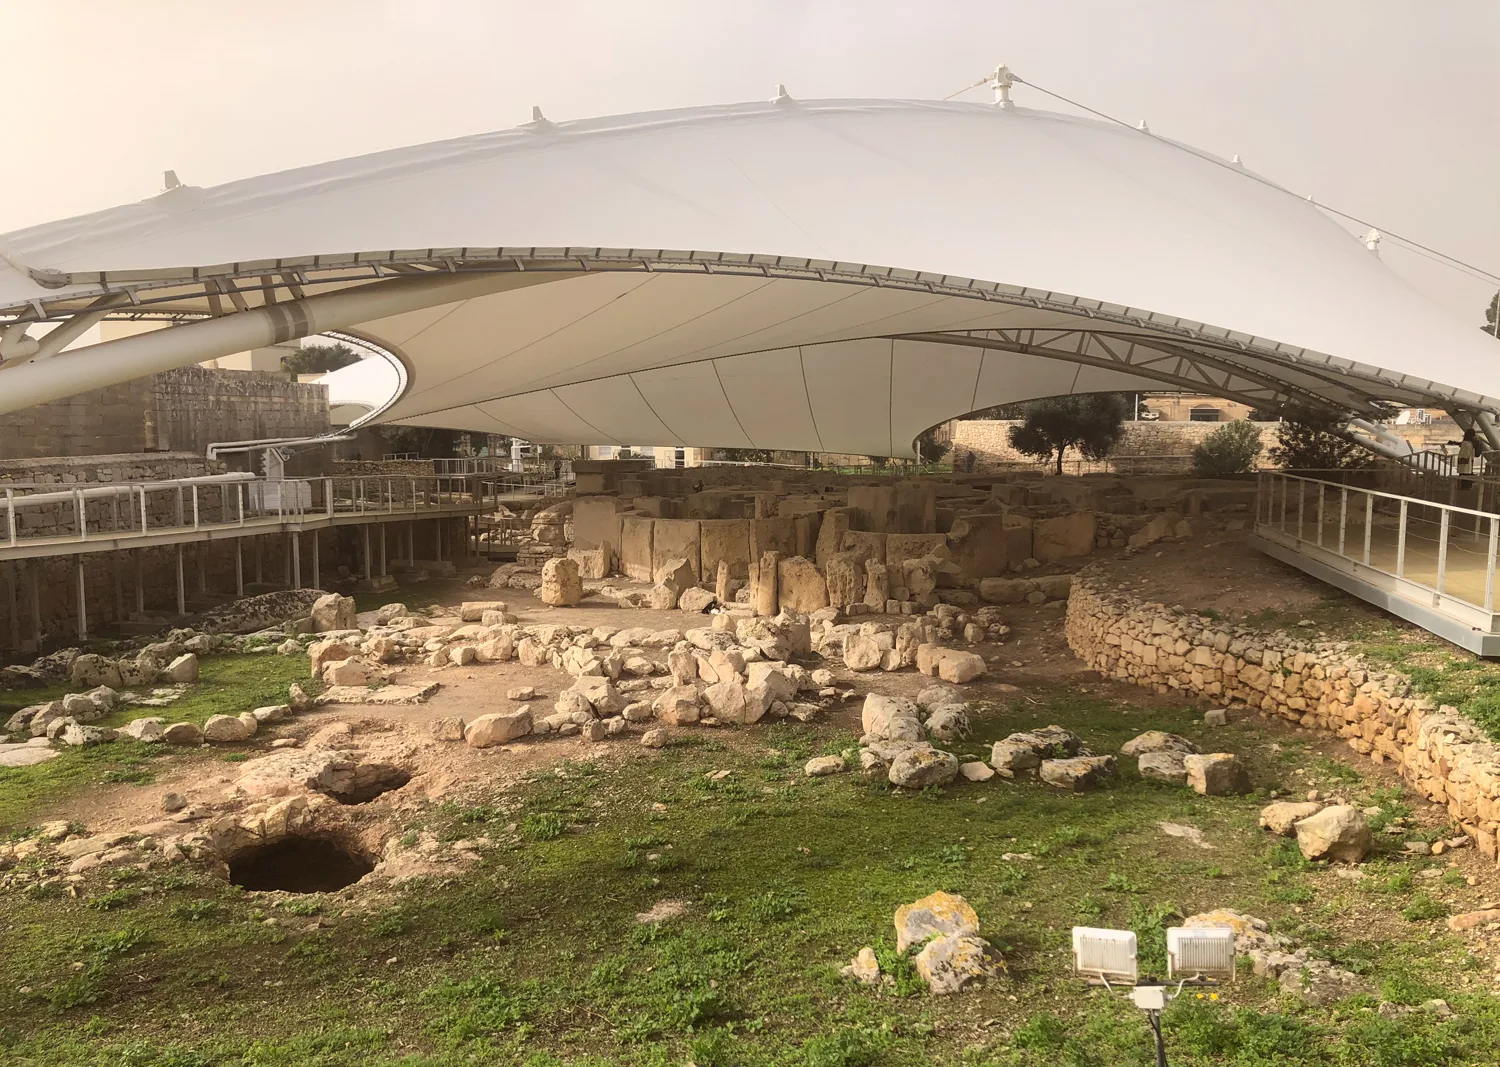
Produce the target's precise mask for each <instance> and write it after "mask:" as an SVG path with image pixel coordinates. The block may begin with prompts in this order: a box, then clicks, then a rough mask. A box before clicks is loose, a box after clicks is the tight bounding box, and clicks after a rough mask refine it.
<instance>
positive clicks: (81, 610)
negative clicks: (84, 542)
mask: <svg viewBox="0 0 1500 1067" xmlns="http://www.w3.org/2000/svg"><path fill="white" fill-rule="evenodd" d="M73 558H74V560H76V561H77V562H75V563H74V564H73V573H74V575H75V576H76V580H77V583H78V640H80V641H87V640H88V639H89V607H88V589H87V587H86V586H85V585H84V581H83V557H82V556H74V557H73Z"/></svg>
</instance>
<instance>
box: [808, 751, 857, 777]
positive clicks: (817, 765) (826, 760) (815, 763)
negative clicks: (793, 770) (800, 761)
mask: <svg viewBox="0 0 1500 1067" xmlns="http://www.w3.org/2000/svg"><path fill="white" fill-rule="evenodd" d="M847 769H848V765H847V764H846V763H845V762H844V757H843V756H814V757H813V758H812V759H810V760H808V761H807V765H806V766H805V767H803V768H802V773H803V774H805V775H807V776H808V777H809V778H823V777H826V776H827V775H830V774H842V773H843V772H844V771H846V770H847Z"/></svg>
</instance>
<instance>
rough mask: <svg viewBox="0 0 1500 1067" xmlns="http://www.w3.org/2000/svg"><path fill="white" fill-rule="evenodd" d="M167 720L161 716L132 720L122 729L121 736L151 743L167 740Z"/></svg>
mask: <svg viewBox="0 0 1500 1067" xmlns="http://www.w3.org/2000/svg"><path fill="white" fill-rule="evenodd" d="M166 732H167V729H166V720H164V719H163V718H162V717H161V716H159V715H153V716H150V717H148V718H144V719H131V720H130V721H129V722H128V723H126V724H125V725H124V726H122V727H120V734H121V735H122V736H124V737H128V738H130V739H131V740H133V741H143V742H146V743H148V744H149V743H151V742H154V741H164V740H166Z"/></svg>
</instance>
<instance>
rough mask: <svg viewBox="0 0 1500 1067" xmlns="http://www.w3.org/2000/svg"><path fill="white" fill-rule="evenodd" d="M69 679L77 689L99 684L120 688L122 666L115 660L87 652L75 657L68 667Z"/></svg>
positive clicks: (90, 687)
mask: <svg viewBox="0 0 1500 1067" xmlns="http://www.w3.org/2000/svg"><path fill="white" fill-rule="evenodd" d="M68 680H69V681H70V682H71V683H72V684H73V686H74V688H76V689H92V688H94V687H95V686H97V685H107V686H109V687H110V688H111V689H118V688H120V684H121V683H120V668H119V666H118V665H117V664H116V663H115V662H114V661H113V660H108V659H105V658H104V657H103V656H99V655H95V654H94V653H92V652H85V653H84V654H83V655H81V656H78V657H77V658H75V659H74V660H73V663H72V665H71V666H70V667H69V668H68Z"/></svg>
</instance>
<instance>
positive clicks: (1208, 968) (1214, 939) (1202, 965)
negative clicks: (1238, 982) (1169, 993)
mask: <svg viewBox="0 0 1500 1067" xmlns="http://www.w3.org/2000/svg"><path fill="white" fill-rule="evenodd" d="M1167 977H1168V978H1218V979H1221V980H1225V981H1228V980H1231V979H1233V978H1234V931H1233V930H1231V929H1229V928H1228V927H1227V926H1196V927H1187V926H1173V927H1171V928H1169V929H1168V930H1167Z"/></svg>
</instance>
